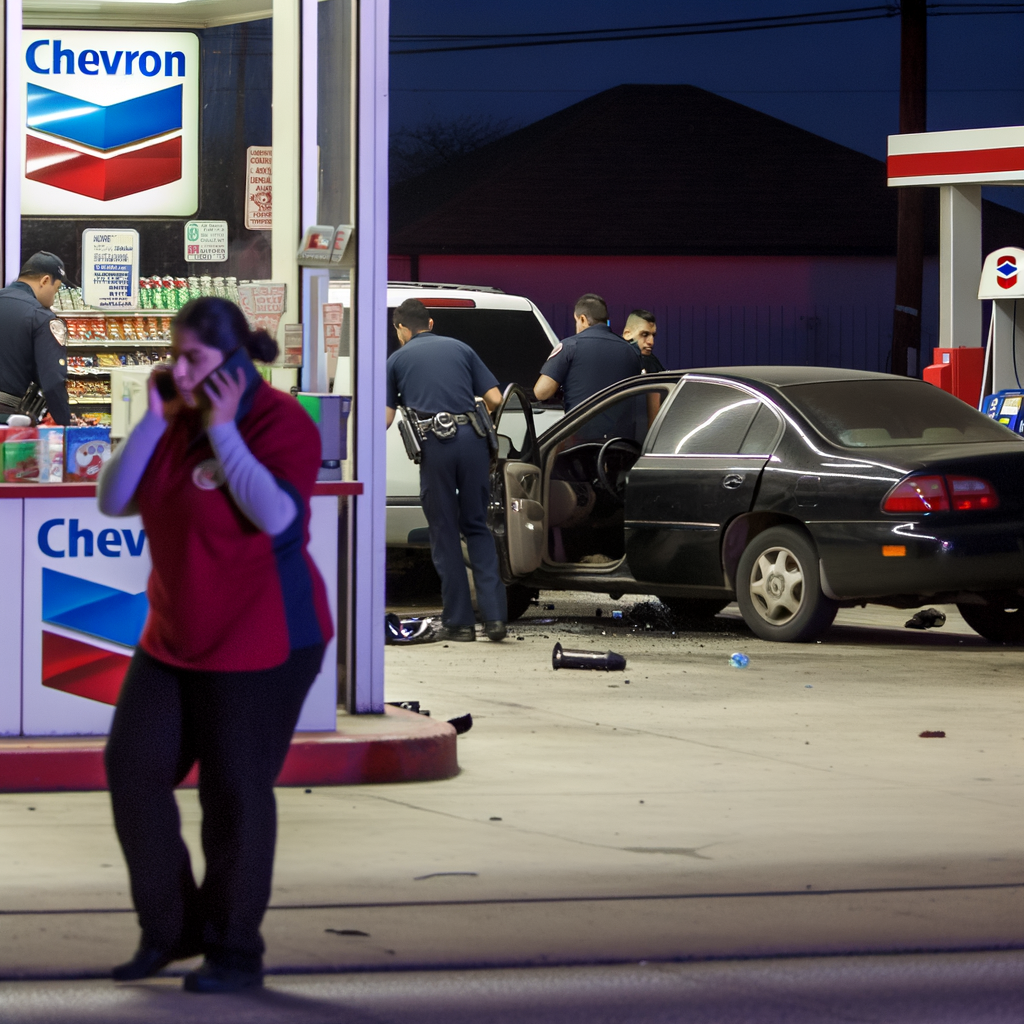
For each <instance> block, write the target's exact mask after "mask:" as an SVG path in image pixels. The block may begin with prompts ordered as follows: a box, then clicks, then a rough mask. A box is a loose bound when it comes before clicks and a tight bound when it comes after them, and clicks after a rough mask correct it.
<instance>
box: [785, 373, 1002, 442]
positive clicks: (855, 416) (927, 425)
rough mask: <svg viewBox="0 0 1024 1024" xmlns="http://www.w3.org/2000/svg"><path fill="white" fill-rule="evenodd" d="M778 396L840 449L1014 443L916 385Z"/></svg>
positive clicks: (801, 388)
mask: <svg viewBox="0 0 1024 1024" xmlns="http://www.w3.org/2000/svg"><path fill="white" fill-rule="evenodd" d="M783 394H784V395H785V396H786V398H788V399H789V400H790V401H791V402H792V403H793V405H795V406H796V407H797V409H799V410H800V412H802V413H803V414H804V415H805V416H806V417H807V419H809V420H810V421H811V423H812V424H813V425H814V426H815V427H816V428H817V429H818V430H819V431H820V432H821V433H822V434H823V435H824V436H825V437H827V438H828V439H829V440H830V441H832V442H834V443H836V444H840V445H842V446H843V447H845V448H890V447H892V446H894V445H905V444H966V443H969V442H975V441H1017V442H1020V440H1021V439H1020V438H1019V437H1017V435H1016V434H1014V433H1013V432H1012V431H1011V430H1008V429H1007V428H1006V427H1004V426H1003V425H1002V424H1000V423H996V422H995V421H994V420H990V419H989V418H988V417H987V416H985V415H983V414H982V413H980V412H978V410H977V409H972V408H971V407H970V406H969V405H968V404H967V403H966V402H962V401H961V400H960V399H959V398H954V397H953V396H952V395H950V394H948V393H947V392H945V391H941V390H940V389H939V388H936V387H933V386H932V385H931V384H925V383H924V382H922V381H916V380H836V381H822V382H819V383H816V384H791V385H789V386H788V387H784V388H783Z"/></svg>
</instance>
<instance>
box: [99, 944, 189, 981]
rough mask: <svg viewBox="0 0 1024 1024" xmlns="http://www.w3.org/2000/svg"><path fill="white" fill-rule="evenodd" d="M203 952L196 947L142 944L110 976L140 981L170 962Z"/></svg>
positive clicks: (118, 979) (121, 979) (119, 979)
mask: <svg viewBox="0 0 1024 1024" xmlns="http://www.w3.org/2000/svg"><path fill="white" fill-rule="evenodd" d="M201 952H202V949H200V948H199V947H198V946H196V947H183V946H182V947H178V948H176V949H172V950H169V951H168V950H166V949H158V948H157V947H156V946H145V945H140V946H139V948H138V949H137V950H136V951H135V956H133V957H132V958H131V960H129V961H128V962H127V963H123V964H118V966H117V967H115V968H114V969H113V970H112V971H111V972H110V976H111V977H112V978H113V979H114V981H138V980H139V979H140V978H148V977H150V975H153V974H156V973H157V971H162V970H163V969H164V968H165V967H166V966H167V965H168V964H169V963H173V962H174V961H175V960H187V959H188V958H189V957H192V956H198V955H199V954H200V953H201Z"/></svg>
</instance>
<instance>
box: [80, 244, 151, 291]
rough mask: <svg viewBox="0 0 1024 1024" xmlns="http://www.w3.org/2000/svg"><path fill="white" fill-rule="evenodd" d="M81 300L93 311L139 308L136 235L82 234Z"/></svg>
mask: <svg viewBox="0 0 1024 1024" xmlns="http://www.w3.org/2000/svg"><path fill="white" fill-rule="evenodd" d="M82 298H83V299H84V300H85V304H86V305H87V306H92V307H93V308H94V309H137V308H138V306H139V233H138V231H136V230H134V229H130V230H120V231H104V230H103V229H102V228H86V230H85V231H83V232H82Z"/></svg>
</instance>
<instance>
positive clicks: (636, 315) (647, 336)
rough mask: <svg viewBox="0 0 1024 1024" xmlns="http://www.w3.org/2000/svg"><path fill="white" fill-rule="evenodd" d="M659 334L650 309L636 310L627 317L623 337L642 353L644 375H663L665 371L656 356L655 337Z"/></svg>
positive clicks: (641, 360)
mask: <svg viewBox="0 0 1024 1024" xmlns="http://www.w3.org/2000/svg"><path fill="white" fill-rule="evenodd" d="M657 333H658V321H657V320H655V319H654V314H653V313H652V312H651V311H650V310H649V309H634V310H633V312H632V313H630V314H629V316H628V317H626V326H625V327H623V329H622V337H623V338H625V339H626V341H628V342H629V343H630V344H631V345H632V346H633V348H635V349H636V350H637V351H638V352H639V353H640V363H641V365H642V366H643V372H644V373H661V372H662V370H664V369H665V367H664V366H662V365H661V360H660V359H659V358H658V357H657V356H656V355H655V354H654V337H655V335H656V334H657Z"/></svg>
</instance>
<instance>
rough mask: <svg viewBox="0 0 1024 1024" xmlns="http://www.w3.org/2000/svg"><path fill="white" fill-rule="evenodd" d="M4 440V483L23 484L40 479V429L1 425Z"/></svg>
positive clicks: (0, 439) (1, 434) (0, 438)
mask: <svg viewBox="0 0 1024 1024" xmlns="http://www.w3.org/2000/svg"><path fill="white" fill-rule="evenodd" d="M0 441H2V442H3V472H4V483H8V484H21V483H29V482H33V481H36V480H38V479H39V459H38V453H39V431H38V430H37V429H36V428H35V427H8V426H0Z"/></svg>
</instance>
